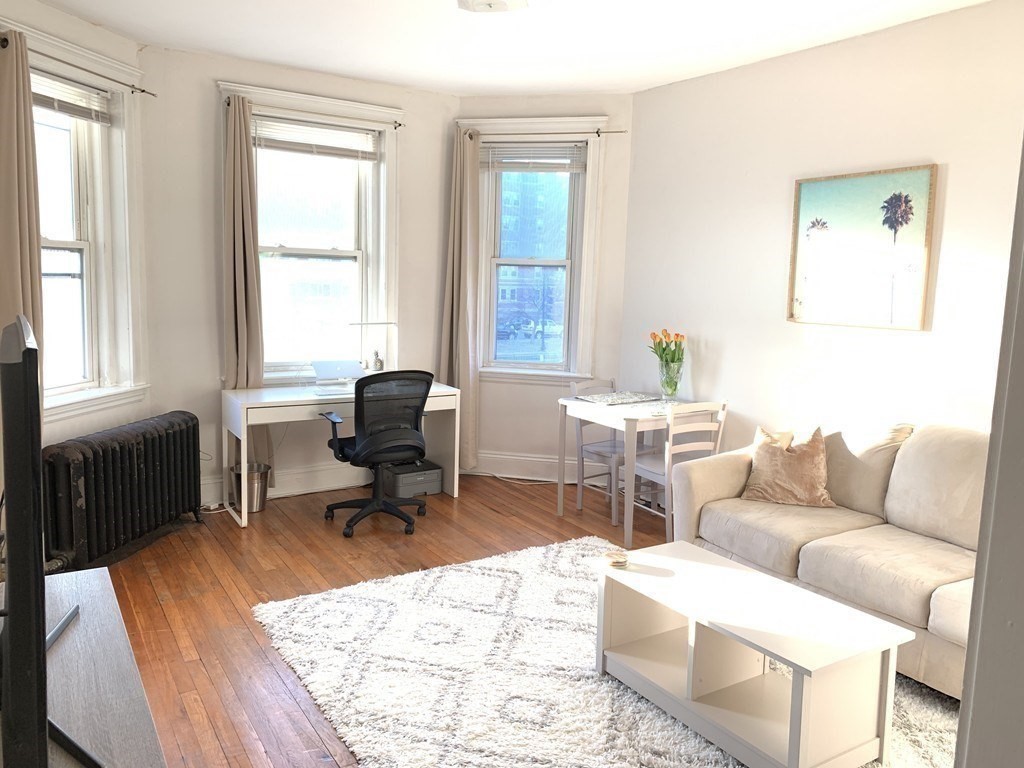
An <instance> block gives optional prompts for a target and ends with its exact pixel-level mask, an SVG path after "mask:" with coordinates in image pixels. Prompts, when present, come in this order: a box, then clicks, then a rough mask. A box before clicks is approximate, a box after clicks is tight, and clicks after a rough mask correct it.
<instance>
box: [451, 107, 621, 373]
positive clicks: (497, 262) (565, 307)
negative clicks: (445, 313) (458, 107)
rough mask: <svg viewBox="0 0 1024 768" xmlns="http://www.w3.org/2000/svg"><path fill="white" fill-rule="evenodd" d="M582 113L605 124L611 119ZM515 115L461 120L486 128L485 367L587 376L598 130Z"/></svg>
mask: <svg viewBox="0 0 1024 768" xmlns="http://www.w3.org/2000/svg"><path fill="white" fill-rule="evenodd" d="M582 120H586V121H589V123H594V124H595V125H603V119H598V118H583V119H582ZM597 120H602V122H595V121H597ZM506 122H513V123H514V121H500V120H495V121H489V120H481V121H460V125H465V126H467V127H474V128H477V129H478V130H480V132H481V141H480V179H481V184H480V198H481V202H480V206H481V217H480V218H481V259H482V261H481V290H482V296H483V297H484V301H482V302H481V306H482V310H481V318H480V328H481V348H482V352H483V354H482V358H483V361H484V368H485V370H489V371H492V372H501V371H504V372H505V373H513V372H516V373H527V374H528V373H531V372H532V373H538V372H539V373H548V374H559V373H572V374H582V375H587V374H588V373H589V367H590V360H591V350H592V345H593V330H592V328H593V312H594V308H593V300H592V296H591V293H592V286H593V279H594V278H593V272H594V262H595V242H594V241H595V236H594V232H595V227H596V218H597V211H596V203H597V194H596V189H597V174H598V169H599V162H598V137H597V135H596V133H583V132H582V131H581V132H580V134H579V135H573V134H571V132H567V131H563V130H559V129H558V128H554V127H552V128H551V129H550V130H551V132H550V134H548V133H546V132H545V131H544V130H542V129H543V127H544V126H543V122H544V121H535V122H537V123H540V125H539V126H537V127H538V129H539V130H536V131H534V132H531V134H530V135H522V136H516V135H515V134H514V133H513V132H512V131H509V130H507V128H508V126H507V125H505V123H506ZM516 127H521V126H516ZM563 133H569V134H570V135H566V136H564V137H563V136H562V135H560V134H563Z"/></svg>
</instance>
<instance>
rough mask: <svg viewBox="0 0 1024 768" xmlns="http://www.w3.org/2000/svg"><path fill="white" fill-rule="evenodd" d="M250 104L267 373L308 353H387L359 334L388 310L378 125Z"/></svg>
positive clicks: (305, 365) (280, 376)
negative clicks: (266, 111) (274, 112)
mask: <svg viewBox="0 0 1024 768" xmlns="http://www.w3.org/2000/svg"><path fill="white" fill-rule="evenodd" d="M255 111H256V112H257V114H256V115H255V116H254V118H253V137H254V141H255V143H256V187H257V197H258V215H259V222H258V236H259V251H260V284H261V292H262V297H261V298H262V313H263V348H264V361H265V363H264V368H265V373H266V375H267V377H268V379H270V380H273V379H277V380H285V379H289V378H296V377H299V376H303V375H308V373H309V365H310V363H311V362H312V361H314V360H365V359H367V358H368V357H370V355H371V353H372V352H373V351H379V352H380V354H381V355H382V356H385V355H386V349H384V348H379V347H381V346H383V345H382V343H381V342H380V341H377V339H376V338H375V337H374V335H373V334H372V333H367V332H366V331H367V327H368V326H369V325H371V324H377V323H380V324H381V325H386V318H387V315H388V308H387V294H388V291H387V290H386V285H387V259H386V257H385V251H386V249H385V247H384V240H385V234H386V227H385V222H384V217H385V207H384V200H385V196H384V192H385V182H386V174H385V163H384V157H385V155H384V151H383V146H384V143H385V140H386V129H383V128H381V127H379V126H377V127H367V126H365V125H363V126H360V125H358V124H347V123H345V122H338V123H320V122H308V121H307V120H304V119H292V118H288V117H281V116H269V115H260V114H259V113H258V108H257V110H255ZM367 338H370V339H371V341H370V342H368V343H369V344H373V346H374V349H373V350H369V349H367V348H366V345H364V343H363V342H364V339H367ZM374 342H376V343H374ZM378 348H379V349H378Z"/></svg>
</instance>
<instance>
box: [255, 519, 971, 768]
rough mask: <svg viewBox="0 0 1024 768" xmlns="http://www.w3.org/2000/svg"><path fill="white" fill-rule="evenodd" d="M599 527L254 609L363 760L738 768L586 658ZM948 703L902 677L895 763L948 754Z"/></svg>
mask: <svg viewBox="0 0 1024 768" xmlns="http://www.w3.org/2000/svg"><path fill="white" fill-rule="evenodd" d="M609 548H612V545H610V544H609V543H608V542H607V541H604V540H603V539H599V538H596V537H589V538H584V539H577V540H574V541H569V542H565V543H562V544H553V545H550V546H546V547H535V548H532V549H526V550H522V551H519V552H511V553H508V554H504V555H497V556H495V557H489V558H486V559H483V560H476V561H473V562H469V563H464V564H461V565H449V566H444V567H441V568H432V569H430V570H427V571H418V572H414V573H409V574H405V575H402V576H392V577H390V578H387V579H380V580H376V581H368V582H363V583H361V584H355V585H353V586H350V587H344V588H342V589H335V590H331V591H329V592H323V593H321V594H317V595H307V596H303V597H297V598H294V599H292V600H282V601H279V602H274V603H264V604H262V605H258V606H256V607H255V608H254V609H253V613H254V615H255V616H256V618H257V620H259V621H260V622H261V623H262V624H263V626H264V628H265V629H266V631H267V635H268V636H269V637H270V639H271V641H272V642H273V644H274V647H275V648H276V649H277V650H278V652H280V654H281V656H282V657H283V658H284V659H285V661H287V662H288V664H289V665H291V667H292V668H293V669H294V670H295V672H296V673H297V674H298V676H299V679H300V680H301V681H302V683H303V685H305V687H306V688H307V690H309V692H310V694H311V695H312V696H313V698H314V700H315V701H316V703H317V705H318V706H319V707H320V709H321V711H323V713H324V714H325V715H326V717H327V719H328V720H329V721H330V722H331V723H332V725H333V726H334V727H335V729H336V730H337V732H338V735H339V736H340V737H341V738H342V739H343V740H344V741H345V743H346V744H347V745H348V747H349V749H350V750H351V751H352V753H353V754H354V755H355V756H356V758H357V759H358V761H359V764H360V766H363V768H455V767H457V766H458V767H463V766H474V767H476V766H479V767H480V768H513V767H515V768H519V767H520V766H523V765H535V766H549V767H550V768H602V767H604V766H609V767H610V766H616V767H617V768H621V766H644V767H645V768H669V766H702V767H703V766H710V767H712V768H734V767H735V766H740V765H741V764H740V763H739V762H738V761H736V760H734V759H733V758H731V757H729V756H728V755H726V754H725V753H724V752H722V751H721V750H720V749H718V748H717V747H716V746H714V745H713V744H711V743H710V742H708V741H706V740H705V739H704V738H703V737H701V736H700V735H698V734H696V733H695V732H694V731H692V730H690V729H689V728H687V727H686V726H685V725H683V724H682V723H680V722H678V721H676V720H674V719H673V718H671V717H670V716H668V715H667V714H665V713H664V712H663V711H662V710H660V709H659V708H658V707H656V706H655V705H653V704H651V703H650V702H649V701H647V700H646V699H644V698H642V697H641V696H639V695H638V694H636V693H634V692H633V691H631V690H630V689H629V688H627V687H626V686H624V685H622V684H621V683H619V682H618V681H617V680H614V679H613V678H611V677H608V676H607V675H598V674H597V672H596V671H595V670H594V664H595V645H594V643H595V635H596V629H595V623H596V618H597V588H596V584H597V582H596V576H595V574H596V569H597V568H598V567H599V564H600V563H601V562H602V560H603V558H602V557H601V555H602V553H603V552H604V551H605V550H607V549H609ZM958 709H959V703H958V702H957V701H956V700H955V699H950V698H948V697H946V696H943V695H942V694H939V693H936V692H935V691H933V690H932V689H930V688H927V687H925V686H922V685H920V684H918V683H915V682H914V681H911V680H908V679H907V678H904V677H902V676H900V677H898V678H897V690H896V711H895V715H894V729H893V730H894V743H893V749H892V753H891V759H890V765H891V766H893V768H947V767H948V766H952V764H953V752H954V749H955V742H956V726H957V715H958Z"/></svg>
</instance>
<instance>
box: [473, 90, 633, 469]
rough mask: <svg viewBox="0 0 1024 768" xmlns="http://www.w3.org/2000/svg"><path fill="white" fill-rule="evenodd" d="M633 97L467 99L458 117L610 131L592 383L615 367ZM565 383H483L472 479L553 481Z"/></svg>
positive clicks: (600, 231)
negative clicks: (593, 118) (597, 125)
mask: <svg viewBox="0 0 1024 768" xmlns="http://www.w3.org/2000/svg"><path fill="white" fill-rule="evenodd" d="M632 102H633V98H632V96H628V95H587V96H571V95H569V96H564V95H563V96H547V97H530V98H527V97H519V98H510V97H491V98H484V97H476V98H464V99H462V103H461V105H460V108H459V117H461V118H473V117H568V116H585V115H607V116H608V129H607V130H609V131H618V130H625V131H627V133H625V134H608V135H606V136H604V137H603V138H602V139H601V141H602V142H603V143H604V155H603V159H602V170H601V193H600V194H601V216H600V221H599V223H598V234H597V243H598V246H597V249H598V253H597V262H598V263H597V291H596V302H597V315H596V319H597V326H596V328H595V334H594V339H595V341H594V358H593V359H594V369H593V373H594V376H595V377H597V378H610V377H613V376H615V375H616V371H617V369H618V365H619V328H620V327H621V322H622V279H623V271H624V268H625V243H626V196H627V190H628V178H629V157H630V148H631V144H632V136H631V135H630V133H628V131H629V130H630V127H631V121H632V117H631V115H632ZM567 394H569V380H568V379H564V378H563V379H557V380H543V379H539V378H538V379H537V380H534V381H531V382H530V383H522V382H518V381H517V382H509V381H507V380H502V379H500V378H491V379H488V378H486V376H485V377H484V378H483V379H482V380H481V382H480V425H479V430H480V431H479V445H480V450H479V458H480V461H479V464H478V465H477V467H476V469H475V470H474V471H475V472H484V473H493V474H499V475H505V474H508V475H512V476H516V477H533V478H554V476H555V467H556V466H557V462H556V461H555V457H556V455H557V439H558V406H557V400H558V398H559V397H563V396H565V395H567Z"/></svg>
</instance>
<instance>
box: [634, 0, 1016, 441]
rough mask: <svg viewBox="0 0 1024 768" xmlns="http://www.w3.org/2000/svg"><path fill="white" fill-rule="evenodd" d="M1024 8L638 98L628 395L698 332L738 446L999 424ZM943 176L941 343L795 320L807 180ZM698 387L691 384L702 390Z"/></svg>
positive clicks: (1007, 2) (936, 21) (903, 30)
mask: <svg viewBox="0 0 1024 768" xmlns="http://www.w3.org/2000/svg"><path fill="white" fill-rule="evenodd" d="M1022 29H1024V3H1020V2H1013V1H1012V0H997V1H996V2H993V3H990V4H986V5H983V6H978V7H975V8H970V9H967V10H963V11H957V12H954V13H949V14H946V15H943V16H939V17H934V18H931V19H926V20H923V21H920V22H916V23H913V24H908V25H905V26H901V27H897V28H894V29H890V30H887V31H883V32H879V33H876V34H872V35H867V36H864V37H860V38H856V39H853V40H848V41H844V42H840V43H836V44H833V45H828V46H825V47H822V48H817V49H814V50H811V51H806V52H802V53H798V54H793V55H789V56H784V57H781V58H778V59H774V60H771V61H767V62H762V63H759V64H754V65H750V66H747V67H742V68H740V69H736V70H733V71H729V72H724V73H720V74H715V75H710V76H707V77H703V78H700V79H696V80H691V81H687V82H682V83H677V84H673V85H669V86H665V87H662V88H657V89H654V90H651V91H647V92H645V93H641V94H637V95H636V97H635V102H634V108H633V172H632V175H631V179H630V193H629V232H628V237H627V244H626V253H627V269H626V287H625V296H624V310H623V331H622V361H621V368H620V376H621V379H622V380H623V382H624V383H626V384H628V385H630V386H634V387H639V388H643V389H652V388H654V387H655V386H656V384H657V379H656V360H655V358H654V356H653V355H652V354H651V353H650V352H649V351H647V349H646V339H647V336H648V333H649V331H650V330H652V329H660V328H662V327H664V326H668V327H669V328H672V329H675V330H682V331H685V332H686V333H687V334H688V335H689V338H690V356H691V358H692V360H691V362H692V370H691V377H692V385H691V387H690V390H691V392H692V394H694V395H695V396H697V397H699V398H705V397H707V398H710V397H725V398H728V399H729V401H730V406H731V415H730V422H731V423H730V424H728V425H727V429H726V435H725V441H726V447H735V446H738V445H741V444H743V443H745V442H747V441H748V440H749V439H750V437H751V435H752V434H753V429H754V426H755V425H756V424H758V423H761V424H764V425H765V426H767V427H769V428H786V427H789V426H814V425H815V424H817V423H819V422H821V423H826V424H829V425H834V426H839V427H842V426H843V425H845V426H847V427H850V426H852V425H864V424H877V425H879V426H881V425H885V424H891V423H895V422H896V421H910V422H914V423H924V422H946V423H954V424H961V425H965V426H969V427H974V428H978V429H982V430H987V429H988V428H989V423H990V416H991V408H992V395H993V387H994V382H995V373H996V363H997V357H998V351H999V335H1000V333H999V331H1000V327H1001V321H1002V311H1003V298H1004V289H1005V284H1006V269H1007V263H1008V255H1009V246H1010V232H1011V225H1012V218H1013V205H1014V195H1015V190H1016V180H1017V169H1018V162H1019V159H1020V147H1021V131H1022V127H1024V89H1022V88H1021V87H1020V73H1021V71H1024V46H1021V44H1020V31H1021V30H1022ZM933 162H934V163H938V164H939V178H938V196H937V213H936V217H935V230H934V231H935V237H934V249H933V259H934V261H935V263H936V274H937V282H936V283H935V293H934V314H933V318H932V325H931V331H930V332H925V333H920V332H897V331H886V330H871V329H859V328H843V327H829V326H814V325H803V324H797V323H790V322H787V321H786V319H785V318H786V301H787V286H788V279H789V259H790V242H791V226H792V215H793V192H794V181H795V180H796V179H800V178H809V177H817V176H827V175H831V174H839V173H848V172H857V171H870V170H877V169H882V168H893V167H900V166H908V165H917V164H924V163H933ZM684 383H685V382H684Z"/></svg>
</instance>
